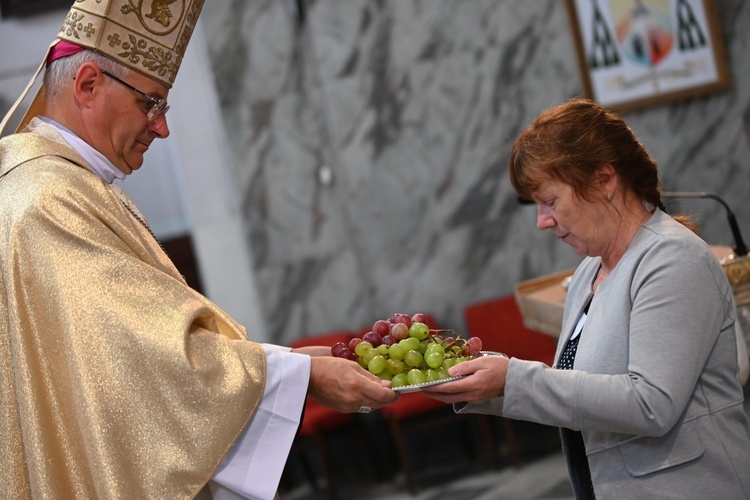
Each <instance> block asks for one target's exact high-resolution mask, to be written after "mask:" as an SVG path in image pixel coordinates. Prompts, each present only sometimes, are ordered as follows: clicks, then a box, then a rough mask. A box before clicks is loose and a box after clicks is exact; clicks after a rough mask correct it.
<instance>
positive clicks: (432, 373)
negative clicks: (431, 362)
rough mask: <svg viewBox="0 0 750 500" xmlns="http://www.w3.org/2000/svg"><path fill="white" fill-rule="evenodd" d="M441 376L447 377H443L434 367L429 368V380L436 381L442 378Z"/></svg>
mask: <svg viewBox="0 0 750 500" xmlns="http://www.w3.org/2000/svg"><path fill="white" fill-rule="evenodd" d="M441 378H445V377H441V376H440V372H439V371H437V370H433V369H432V368H430V369H428V370H427V381H428V382H436V381H438V380H440V379H441Z"/></svg>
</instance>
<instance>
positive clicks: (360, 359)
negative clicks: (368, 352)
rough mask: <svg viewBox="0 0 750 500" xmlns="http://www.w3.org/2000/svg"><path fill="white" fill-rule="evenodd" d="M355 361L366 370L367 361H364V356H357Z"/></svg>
mask: <svg viewBox="0 0 750 500" xmlns="http://www.w3.org/2000/svg"><path fill="white" fill-rule="evenodd" d="M357 363H359V366H361V367H362V368H364V369H365V370H367V363H365V358H363V357H362V358H360V357H357Z"/></svg>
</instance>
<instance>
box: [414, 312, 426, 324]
mask: <svg viewBox="0 0 750 500" xmlns="http://www.w3.org/2000/svg"><path fill="white" fill-rule="evenodd" d="M411 322H412V323H427V315H426V314H423V313H417V314H415V315H414V316H412V317H411Z"/></svg>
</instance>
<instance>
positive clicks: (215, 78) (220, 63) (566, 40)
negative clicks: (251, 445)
mask: <svg viewBox="0 0 750 500" xmlns="http://www.w3.org/2000/svg"><path fill="white" fill-rule="evenodd" d="M27 3H29V4H32V3H33V2H27ZM61 4H62V5H61ZM69 4H70V0H68V1H63V2H46V3H45V2H39V5H40V7H39V8H33V9H32V8H29V9H28V11H27V12H25V13H23V15H19V16H8V15H3V17H2V19H0V45H1V46H2V47H3V51H2V57H1V58H0V111H2V112H3V114H4V113H5V111H6V110H7V109H9V108H10V106H11V105H12V103H13V102H14V101H15V99H16V98H17V97H18V95H20V93H21V91H22V89H23V88H24V86H25V85H26V83H27V82H28V80H29V79H30V77H31V75H32V74H33V73H34V71H35V70H36V68H37V66H38V65H39V63H40V62H41V59H42V57H43V55H44V52H45V50H46V47H47V45H48V44H49V43H50V42H51V41H52V40H53V39H54V36H55V34H56V33H57V30H58V28H59V26H60V24H61V23H62V20H63V19H64V16H65V13H66V11H67V9H68V7H69ZM712 4H713V5H714V6H715V8H716V10H717V14H718V30H719V33H720V38H721V41H722V42H723V44H724V49H725V53H726V59H727V62H728V70H729V77H730V81H731V85H730V87H729V88H728V89H727V90H724V91H721V92H714V93H711V94H708V95H704V96H699V97H693V98H687V99H682V100H679V101H676V102H669V103H661V104H658V105H652V106H648V107H646V108H642V109H638V110H633V111H628V112H624V113H622V116H623V118H624V119H625V120H626V121H627V122H628V124H629V125H630V126H631V127H632V128H633V130H634V131H635V133H636V135H638V136H639V137H640V138H641V140H642V141H643V142H644V144H645V145H646V147H647V148H648V149H649V151H650V152H651V154H652V155H653V156H654V157H655V158H656V159H657V161H658V163H659V165H660V169H661V176H662V181H663V184H664V188H665V190H667V191H688V192H690V191H706V192H711V193H715V194H717V195H718V196H720V197H721V198H722V199H724V200H725V201H726V202H727V204H728V205H729V206H730V207H731V208H732V210H733V211H734V213H735V215H736V217H737V220H738V222H739V226H740V229H741V230H742V231H743V233H745V234H747V233H748V229H750V227H749V226H750V204H748V203H747V200H748V195H749V194H750V165H749V164H748V158H750V58H748V56H747V54H748V50H750V32H749V31H748V30H747V26H750V2H747V1H744V0H716V1H715V2H712ZM6 12H7V11H6ZM583 92H584V86H583V81H582V75H581V72H580V70H579V63H578V60H577V54H576V47H575V42H574V37H573V31H572V29H571V23H570V17H569V12H568V9H567V8H566V3H565V2H563V1H560V0H534V1H533V2H530V1H526V0H473V1H471V2H467V1H460V0H430V1H426V0H299V1H293V0H224V1H214V0H209V1H208V2H206V6H205V7H204V10H203V14H202V16H201V20H200V22H199V24H198V26H197V30H196V34H195V35H194V37H193V39H192V41H191V43H190V46H189V48H188V50H187V54H186V56H185V60H184V61H183V65H182V68H181V70H180V73H179V75H178V77H177V80H176V83H175V87H174V88H173V89H172V91H171V93H170V96H169V100H170V104H171V106H172V108H171V110H170V113H169V125H170V128H171V131H172V135H171V137H170V138H169V139H168V140H166V141H160V143H159V144H156V143H155V144H154V145H153V146H152V150H151V151H150V152H149V155H150V156H149V155H147V160H146V163H145V164H144V165H143V167H142V168H141V170H140V171H139V172H138V173H137V174H136V175H132V176H130V178H128V179H127V180H126V181H125V182H124V184H123V189H124V190H125V191H126V192H127V193H128V194H129V195H130V196H131V198H133V199H134V200H135V202H136V204H137V205H138V206H139V208H141V211H142V212H143V213H144V214H145V215H146V217H147V219H148V220H149V222H150V224H151V226H152V228H153V229H154V231H155V233H156V234H157V236H158V237H159V238H160V239H161V240H162V241H163V242H164V243H165V246H166V247H167V249H168V251H169V253H170V254H171V256H172V257H173V258H174V259H175V260H176V261H177V263H178V266H179V267H180V268H181V269H182V270H183V273H184V274H185V275H186V277H187V278H188V279H189V280H190V282H191V284H192V285H193V286H195V287H196V288H198V289H200V290H201V291H203V292H204V293H205V294H207V296H208V297H209V298H211V299H212V300H214V301H215V302H217V303H218V304H219V305H220V306H222V307H223V308H224V309H226V310H227V311H228V312H229V313H230V314H231V315H232V316H234V317H235V318H237V319H238V320H240V321H241V322H242V323H243V324H245V325H246V326H247V328H248V335H249V337H250V338H251V339H253V340H258V341H269V342H273V343H278V344H285V345H288V344H290V343H292V342H294V341H296V340H298V339H302V338H306V337H310V336H314V335H318V334H323V333H326V332H332V331H342V330H344V331H355V332H356V331H359V330H360V329H361V328H364V327H367V326H369V325H371V324H372V323H373V322H374V321H375V320H376V319H380V318H388V317H389V316H390V315H391V314H392V313H394V312H405V313H408V314H413V313H415V312H425V313H429V314H431V315H432V316H433V317H434V318H435V319H436V321H437V322H438V324H439V325H440V326H441V327H444V328H451V329H454V330H455V331H457V332H459V333H461V332H465V331H466V323H465V317H464V311H465V309H466V307H467V306H469V305H470V304H473V303H476V302H480V301H484V300H489V299H492V298H496V297H501V296H507V295H509V294H512V293H513V291H514V287H515V286H516V284H517V283H518V282H520V281H523V280H528V279H530V278H534V277H538V276H542V275H546V274H549V273H553V272H557V271H561V270H565V269H569V268H572V267H575V266H576V265H577V263H578V262H579V261H580V258H579V257H577V256H576V255H575V254H573V252H572V251H571V250H570V249H569V248H568V247H567V246H566V245H563V244H560V243H559V242H558V241H556V239H555V238H554V237H553V235H552V234H551V233H550V234H548V233H544V232H539V231H538V230H537V229H536V227H535V218H536V209H535V207H534V206H526V205H521V204H519V203H518V201H517V198H516V196H515V193H514V192H513V190H512V188H511V186H510V183H509V181H508V175H507V162H508V155H509V151H510V147H511V144H512V142H513V140H514V138H515V137H516V136H517V134H518V133H519V132H520V131H521V130H522V129H523V128H524V127H525V126H526V125H528V124H529V123H530V122H531V121H532V120H533V119H534V117H535V116H536V115H537V114H538V113H540V112H541V111H543V110H544V109H546V108H549V107H551V106H554V105H557V104H560V103H562V102H564V101H566V100H567V99H569V98H571V97H573V96H580V95H583ZM7 132H8V131H7V130H6V133H7ZM678 203H681V205H678ZM667 206H668V208H672V209H675V210H676V209H684V210H687V211H690V212H692V213H695V214H697V215H698V216H699V220H700V223H701V226H702V235H703V237H704V239H706V241H708V242H709V243H711V244H713V245H728V246H734V243H735V242H734V240H733V239H732V234H731V232H730V230H729V227H728V225H727V222H726V212H725V211H724V208H723V207H721V206H720V205H719V204H717V203H715V202H714V201H712V200H689V201H685V200H682V201H670V202H669V203H668V205H667ZM747 333H748V332H746V334H747ZM493 425H495V426H496V427H497V426H498V425H499V424H497V423H495V424H493ZM539 432H544V431H540V430H539V429H536V428H534V429H531V431H530V434H529V435H531V436H534V435H537V434H538V433H539ZM478 439H479V440H480V442H481V438H478ZM519 439H521V440H523V439H524V438H523V435H521V436H520V438H519ZM556 439H557V438H556V435H555V434H554V433H552V436H551V440H552V442H555V440H556ZM539 443H540V444H539V446H540V447H541V449H542V450H545V449H548V448H546V444H545V443H548V441H545V440H541V441H540V442H539ZM348 446H355V445H354V444H353V443H352V442H349V444H348ZM555 446H556V445H553V446H552V449H554V448H555ZM534 453H535V452H534ZM532 454H533V453H532ZM297 475H301V476H304V473H303V472H299V473H296V472H295V473H294V476H295V477H296V476H297ZM287 482H288V483H289V482H290V483H292V484H287V486H288V487H289V488H290V489H293V488H294V487H295V486H296V483H295V480H294V479H288V480H287Z"/></svg>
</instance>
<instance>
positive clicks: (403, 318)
mask: <svg viewBox="0 0 750 500" xmlns="http://www.w3.org/2000/svg"><path fill="white" fill-rule="evenodd" d="M389 321H390V323H393V324H395V323H403V324H405V325H406V326H407V327H410V326H411V317H410V316H409V315H408V314H404V313H393V314H392V315H391V318H390V320H389Z"/></svg>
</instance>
